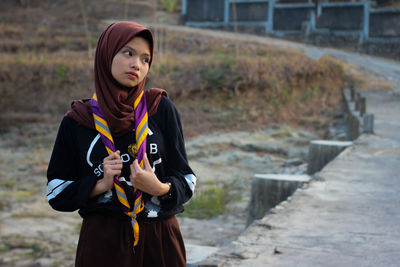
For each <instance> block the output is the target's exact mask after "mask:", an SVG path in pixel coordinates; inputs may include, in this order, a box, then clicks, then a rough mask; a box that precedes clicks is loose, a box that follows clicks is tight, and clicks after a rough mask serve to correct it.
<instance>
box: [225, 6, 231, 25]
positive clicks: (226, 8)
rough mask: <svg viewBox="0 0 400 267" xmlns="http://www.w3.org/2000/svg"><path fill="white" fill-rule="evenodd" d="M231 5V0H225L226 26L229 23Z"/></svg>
mask: <svg viewBox="0 0 400 267" xmlns="http://www.w3.org/2000/svg"><path fill="white" fill-rule="evenodd" d="M229 6H230V0H225V2H224V24H225V26H228V25H229Z"/></svg>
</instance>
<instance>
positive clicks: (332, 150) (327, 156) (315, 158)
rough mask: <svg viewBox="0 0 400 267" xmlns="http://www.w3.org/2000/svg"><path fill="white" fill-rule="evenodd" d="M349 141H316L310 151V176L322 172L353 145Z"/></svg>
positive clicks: (311, 145)
mask: <svg viewBox="0 0 400 267" xmlns="http://www.w3.org/2000/svg"><path fill="white" fill-rule="evenodd" d="M352 144H353V143H352V142H347V141H329V140H314V141H311V142H310V146H309V150H308V168H307V173H308V174H310V175H311V174H314V173H316V172H318V171H320V170H321V169H322V168H323V167H324V166H325V165H326V164H328V162H330V161H331V160H333V159H334V158H335V157H336V156H337V155H339V153H340V152H342V151H343V150H344V149H345V148H346V147H348V146H350V145H352Z"/></svg>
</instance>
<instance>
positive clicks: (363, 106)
mask: <svg viewBox="0 0 400 267" xmlns="http://www.w3.org/2000/svg"><path fill="white" fill-rule="evenodd" d="M358 101H359V109H358V110H359V111H360V117H362V116H363V115H364V114H365V112H366V108H367V107H366V105H367V99H366V98H365V97H364V96H362V97H360V98H359V99H358Z"/></svg>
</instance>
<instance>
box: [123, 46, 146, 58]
mask: <svg viewBox="0 0 400 267" xmlns="http://www.w3.org/2000/svg"><path fill="white" fill-rule="evenodd" d="M124 47H126V48H128V49H130V50H132V51H133V52H135V53H137V50H136V49H134V48H133V47H130V46H129V45H125V46H124ZM142 55H144V56H148V57H150V54H149V53H146V52H144V53H142Z"/></svg>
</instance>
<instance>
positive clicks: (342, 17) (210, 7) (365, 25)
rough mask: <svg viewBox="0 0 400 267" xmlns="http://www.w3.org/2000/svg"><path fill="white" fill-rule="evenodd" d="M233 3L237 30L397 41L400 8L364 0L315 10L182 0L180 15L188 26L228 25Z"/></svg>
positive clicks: (271, 3) (237, 0) (263, 2)
mask: <svg viewBox="0 0 400 267" xmlns="http://www.w3.org/2000/svg"><path fill="white" fill-rule="evenodd" d="M233 4H235V6H236V22H237V26H238V28H239V29H246V30H249V29H250V28H251V27H253V28H263V29H265V30H264V32H267V33H269V34H272V35H280V36H283V35H285V34H300V33H304V30H305V34H306V35H310V34H323V35H325V34H335V35H345V36H346V35H347V36H352V37H356V38H358V39H359V42H360V43H368V42H379V43H385V42H391V43H393V42H398V43H400V9H388V10H373V9H370V7H369V4H368V2H365V1H364V2H329V3H327V2H320V5H319V6H318V9H316V7H315V5H314V4H309V3H303V4H301V3H298V4H282V3H277V2H276V1H275V0H182V17H183V19H184V21H185V23H186V25H190V26H198V27H204V26H206V27H225V28H232V27H233V25H234V24H233V21H234V15H233V14H234V12H233ZM246 27H247V28H246ZM249 27H250V28H249Z"/></svg>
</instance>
